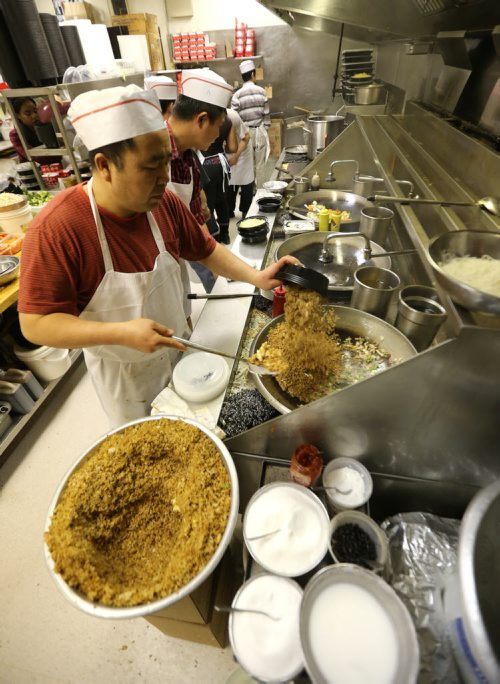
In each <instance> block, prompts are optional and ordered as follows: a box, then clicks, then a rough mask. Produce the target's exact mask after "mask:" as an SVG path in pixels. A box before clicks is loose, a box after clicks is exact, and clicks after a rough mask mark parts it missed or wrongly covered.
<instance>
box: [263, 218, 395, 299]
mask: <svg viewBox="0 0 500 684" xmlns="http://www.w3.org/2000/svg"><path fill="white" fill-rule="evenodd" d="M332 234H333V233H323V232H319V231H314V232H309V233H302V234H301V235H294V236H293V237H290V238H288V239H287V240H285V241H284V242H283V243H282V244H281V245H280V246H279V247H278V249H277V250H276V255H275V256H276V260H278V259H280V258H281V257H282V256H285V255H287V254H292V255H293V256H295V257H297V259H299V261H300V262H301V263H302V264H304V266H307V267H308V268H312V269H314V270H315V271H318V272H319V273H322V274H323V275H325V276H326V277H327V278H328V281H329V285H328V289H329V290H330V291H332V292H349V291H352V290H353V288H354V271H356V269H357V268H359V266H361V265H362V266H378V267H379V268H387V269H390V268H391V258H390V257H377V258H376V259H374V260H372V259H369V260H368V261H366V260H365V257H364V254H363V249H364V247H365V241H364V239H363V238H362V237H361V236H356V235H351V234H350V233H342V234H338V235H339V237H336V238H335V239H334V240H331V241H330V242H329V243H328V248H329V250H330V251H331V252H332V254H333V261H330V262H329V263H326V264H325V263H323V262H322V261H320V260H319V255H320V253H321V250H322V247H323V242H324V240H325V237H328V235H332ZM370 247H371V250H372V253H373V254H383V253H384V251H385V250H384V249H383V248H382V247H381V246H380V245H378V244H377V243H376V242H371V241H370Z"/></svg>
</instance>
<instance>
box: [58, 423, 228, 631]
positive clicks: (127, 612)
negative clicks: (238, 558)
mask: <svg viewBox="0 0 500 684" xmlns="http://www.w3.org/2000/svg"><path fill="white" fill-rule="evenodd" d="M163 419H167V420H171V421H181V422H183V423H188V424H189V425H194V426H195V427H197V428H198V429H199V430H201V432H204V433H205V434H206V435H207V437H209V439H210V440H211V441H212V442H213V443H214V445H215V446H216V447H217V449H218V451H219V453H220V456H221V458H222V460H223V462H224V465H225V467H226V470H227V473H228V476H229V479H230V482H231V506H230V509H229V515H228V519H227V524H226V529H225V530H224V534H223V535H222V539H221V540H220V542H219V546H218V547H217V550H216V551H215V553H214V555H213V556H212V558H211V559H210V560H209V562H208V563H207V565H205V567H204V568H203V569H202V570H201V571H200V572H199V573H198V574H197V575H196V576H195V577H193V579H192V580H190V581H189V582H188V583H187V584H186V585H185V586H184V587H182V589H179V591H176V592H174V593H173V594H169V595H168V596H165V597H164V598H161V599H158V600H157V601H151V602H150V603H144V604H142V605H139V606H132V607H126V608H112V607H110V606H104V605H101V604H98V603H92V602H91V601H89V600H88V599H87V598H85V597H84V596H83V594H81V593H80V592H78V591H76V590H75V589H73V588H72V587H70V586H69V585H68V584H67V583H66V582H65V580H64V579H63V578H62V576H61V575H60V574H59V573H57V572H55V569H54V561H53V559H52V555H51V553H50V551H49V549H48V547H47V544H44V551H45V560H46V562H47V566H48V568H49V571H50V574H51V575H52V577H53V578H54V581H55V583H56V585H57V587H58V588H59V589H60V591H61V593H62V594H63V596H65V598H67V599H68V601H69V602H70V603H71V604H72V605H73V606H75V607H76V608H79V609H80V610H82V611H83V612H84V613H88V614H89V615H94V616H96V617H101V618H111V619H115V620H116V619H129V618H135V617H144V616H145V615H151V614H152V613H157V612H158V611H160V610H163V609H164V608H167V607H168V606H171V605H172V604H174V603H177V601H180V600H181V599H182V598H184V597H185V596H188V595H189V594H190V593H191V592H192V591H194V589H196V588H197V587H198V586H200V584H202V583H203V582H204V581H205V580H206V579H207V577H209V576H210V575H211V574H212V572H213V571H214V570H215V568H216V567H217V565H218V563H219V562H220V560H221V559H222V556H223V555H224V551H225V550H226V548H227V546H228V544H229V542H230V540H231V537H232V535H233V531H234V526H235V524H236V518H237V515H238V505H239V489H238V476H237V473H236V468H235V465H234V462H233V459H232V457H231V454H230V453H229V451H228V450H227V448H226V447H225V446H224V444H223V443H222V442H221V440H220V439H219V438H218V437H216V436H215V435H214V434H213V433H212V432H210V430H208V429H207V428H206V427H205V426H204V425H202V424H201V423H198V421H196V420H190V419H189V418H180V417H179V416H168V415H164V414H158V415H155V416H150V417H148V418H140V419H138V420H133V421H131V422H130V423H126V424H125V425H121V426H120V427H119V428H116V429H115V430H112V431H110V432H108V433H106V434H105V435H104V436H103V437H101V438H100V439H98V440H97V441H96V442H94V444H92V446H91V447H89V448H88V449H87V451H85V453H84V454H83V455H82V456H80V458H79V459H78V460H77V461H76V462H75V463H74V464H73V465H72V466H71V468H70V469H69V470H68V472H67V473H66V475H65V476H64V478H63V480H62V482H61V484H60V485H59V487H58V488H57V491H56V493H55V495H54V498H53V499H52V502H51V504H50V507H49V511H48V514H47V520H46V524H45V531H47V530H48V529H49V527H50V523H51V518H52V515H53V513H54V510H55V508H56V506H57V504H58V502H59V500H60V498H61V495H62V493H63V491H64V489H65V487H66V485H67V483H68V480H69V478H70V477H71V475H72V474H73V473H74V472H75V471H76V470H78V468H80V467H81V465H82V464H83V463H84V461H86V460H87V459H88V458H89V457H90V456H91V455H92V453H93V451H94V449H95V448H96V447H97V446H99V444H101V442H103V441H104V440H105V439H106V438H107V437H109V435H112V434H115V433H116V432H120V431H121V430H123V429H124V428H127V427H130V426H131V425H137V424H139V423H144V422H149V421H155V420H163Z"/></svg>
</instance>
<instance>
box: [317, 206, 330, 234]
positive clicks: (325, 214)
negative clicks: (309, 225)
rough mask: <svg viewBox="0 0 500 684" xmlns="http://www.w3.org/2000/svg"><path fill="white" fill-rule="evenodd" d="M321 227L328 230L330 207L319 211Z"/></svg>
mask: <svg viewBox="0 0 500 684" xmlns="http://www.w3.org/2000/svg"><path fill="white" fill-rule="evenodd" d="M318 216H319V229H320V230H323V231H327V230H328V228H329V225H330V212H329V211H328V209H321V210H320V212H319V215H318Z"/></svg>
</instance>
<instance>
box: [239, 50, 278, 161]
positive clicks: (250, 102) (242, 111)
mask: <svg viewBox="0 0 500 684" xmlns="http://www.w3.org/2000/svg"><path fill="white" fill-rule="evenodd" d="M240 72H241V78H242V79H243V85H242V86H241V88H240V89H239V90H237V91H236V92H235V93H234V95H233V97H232V100H231V108H232V109H234V110H235V111H237V112H238V114H239V115H240V117H241V118H242V120H243V122H244V123H245V124H246V125H247V126H248V128H249V129H250V136H251V138H252V147H253V151H254V165H255V170H257V169H259V168H262V167H263V166H264V164H265V163H266V161H267V159H268V157H269V152H270V149H271V146H270V144H269V136H268V134H267V129H268V128H269V126H270V125H271V119H270V115H269V100H268V99H267V95H266V91H265V90H264V88H261V87H260V86H258V85H257V83H256V76H255V74H256V68H255V63H254V62H253V61H252V60H251V59H245V60H243V61H242V62H241V64H240Z"/></svg>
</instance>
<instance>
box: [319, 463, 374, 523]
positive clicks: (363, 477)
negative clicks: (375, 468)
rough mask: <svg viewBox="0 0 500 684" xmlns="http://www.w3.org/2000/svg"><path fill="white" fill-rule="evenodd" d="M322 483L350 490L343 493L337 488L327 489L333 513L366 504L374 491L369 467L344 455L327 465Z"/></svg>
mask: <svg viewBox="0 0 500 684" xmlns="http://www.w3.org/2000/svg"><path fill="white" fill-rule="evenodd" d="M322 485H323V487H331V486H335V487H338V488H339V490H340V491H347V492H349V493H348V494H346V495H343V494H341V493H340V491H336V490H335V489H326V495H327V503H328V508H329V510H330V511H331V512H333V513H335V512H337V511H347V510H350V509H353V508H359V507H360V506H364V505H365V503H366V502H367V501H368V499H369V498H370V497H371V495H372V491H373V481H372V477H371V475H370V472H369V471H368V470H367V468H365V466H364V465H363V464H362V463H361V462H360V461H358V460H357V459H355V458H348V457H344V456H341V457H339V458H334V459H333V460H332V461H329V462H328V463H327V464H326V465H325V467H324V469H323V475H322Z"/></svg>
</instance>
